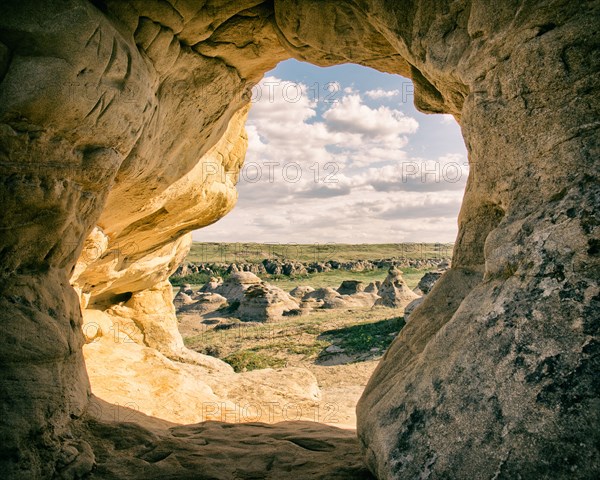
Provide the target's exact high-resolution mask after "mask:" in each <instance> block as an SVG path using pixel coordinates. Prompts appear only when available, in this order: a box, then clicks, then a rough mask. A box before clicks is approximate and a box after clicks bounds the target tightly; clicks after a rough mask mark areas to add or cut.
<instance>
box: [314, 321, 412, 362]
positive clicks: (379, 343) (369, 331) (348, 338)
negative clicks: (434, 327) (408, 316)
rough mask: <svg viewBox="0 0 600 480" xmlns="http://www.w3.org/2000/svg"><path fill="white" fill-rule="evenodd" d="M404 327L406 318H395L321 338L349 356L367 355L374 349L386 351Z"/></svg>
mask: <svg viewBox="0 0 600 480" xmlns="http://www.w3.org/2000/svg"><path fill="white" fill-rule="evenodd" d="M404 325H405V323H404V318H402V317H394V318H390V319H387V320H380V321H378V322H373V323H360V324H355V325H350V326H348V327H344V328H337V329H334V330H328V331H326V332H324V333H323V334H322V335H321V336H320V337H319V338H323V339H324V340H328V341H330V342H332V343H335V344H336V345H337V346H338V347H340V348H342V349H344V351H345V352H346V353H348V354H356V353H366V352H369V351H371V349H373V348H377V349H379V350H385V349H386V348H387V347H388V346H389V345H390V343H392V340H393V339H394V338H395V337H396V335H397V334H398V332H399V331H400V330H401V329H402V327H404Z"/></svg>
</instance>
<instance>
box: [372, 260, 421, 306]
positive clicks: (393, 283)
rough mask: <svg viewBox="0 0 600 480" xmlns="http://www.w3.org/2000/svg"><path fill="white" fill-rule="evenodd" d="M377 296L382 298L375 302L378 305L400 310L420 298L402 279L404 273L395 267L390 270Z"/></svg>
mask: <svg viewBox="0 0 600 480" xmlns="http://www.w3.org/2000/svg"><path fill="white" fill-rule="evenodd" d="M377 294H378V295H379V297H380V298H378V299H377V301H376V302H375V304H376V305H383V306H384V307H392V308H399V309H404V307H406V306H407V305H408V304H409V303H410V302H412V301H413V300H416V299H417V298H419V295H417V294H416V293H415V292H413V291H412V290H411V289H410V288H409V287H408V285H407V284H406V282H405V281H404V279H403V278H402V272H401V271H400V270H398V269H397V268H394V267H392V268H390V270H389V271H388V274H387V277H385V280H384V281H383V282H381V285H380V286H379V290H378V291H377Z"/></svg>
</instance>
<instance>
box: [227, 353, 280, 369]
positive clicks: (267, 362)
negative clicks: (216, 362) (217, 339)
mask: <svg viewBox="0 0 600 480" xmlns="http://www.w3.org/2000/svg"><path fill="white" fill-rule="evenodd" d="M223 360H224V361H225V362H227V363H228V364H229V365H231V366H232V367H233V370H235V371H236V372H237V373H239V372H249V371H250V370H256V369H259V368H282V367H285V365H286V362H285V360H282V359H279V358H275V357H272V356H270V355H267V354H264V353H257V352H253V351H251V350H242V351H239V352H236V353H232V354H231V355H227V356H226V357H225V358H223Z"/></svg>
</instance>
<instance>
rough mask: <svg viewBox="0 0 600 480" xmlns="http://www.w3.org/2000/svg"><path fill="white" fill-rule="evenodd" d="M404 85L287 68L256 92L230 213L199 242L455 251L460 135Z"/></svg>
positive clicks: (383, 78)
mask: <svg viewBox="0 0 600 480" xmlns="http://www.w3.org/2000/svg"><path fill="white" fill-rule="evenodd" d="M412 91H413V90H412V83H411V82H410V80H408V79H405V78H403V77H400V76H397V75H390V74H385V73H381V72H377V71H375V70H372V69H369V68H366V67H361V66H358V65H352V64H348V65H339V66H335V67H328V68H320V67H316V66H314V65H310V64H306V63H302V62H298V61H296V60H287V61H285V62H282V63H280V64H279V65H278V66H277V67H276V68H275V69H274V70H272V71H271V72H269V73H267V74H266V75H265V78H263V80H262V81H261V83H260V84H259V85H257V86H256V87H255V88H254V90H253V100H252V102H253V105H252V108H251V110H250V114H249V117H248V122H247V126H246V129H247V132H248V137H249V147H248V152H247V154H246V162H245V166H244V168H243V170H242V175H241V176H240V181H239V183H238V191H239V199H238V204H237V206H236V207H235V208H234V210H233V211H232V212H231V213H229V214H228V215H227V216H226V217H224V218H223V219H221V220H220V221H218V222H217V223H215V224H213V225H211V226H209V227H206V228H203V229H201V230H197V231H196V232H194V239H195V240H198V241H227V242H278V243H288V242H295V243H315V242H319V243H327V242H335V243H388V242H390V243H395V242H452V241H454V239H455V237H456V231H457V228H456V217H457V215H458V210H459V208H460V202H461V199H462V195H463V191H464V186H465V183H466V178H467V174H468V167H467V155H466V150H465V146H464V143H463V140H462V137H461V135H460V128H459V126H458V124H457V123H456V122H455V121H454V119H453V118H452V117H451V116H449V115H425V114H422V113H420V112H418V111H417V110H416V109H415V107H414V104H413V96H412Z"/></svg>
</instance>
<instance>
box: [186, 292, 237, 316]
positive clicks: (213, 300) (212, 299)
mask: <svg viewBox="0 0 600 480" xmlns="http://www.w3.org/2000/svg"><path fill="white" fill-rule="evenodd" d="M226 305H227V299H226V298H225V297H223V296H221V295H219V294H218V293H197V294H195V295H194V297H193V298H191V303H188V304H185V305H182V306H181V307H180V308H179V309H178V312H182V313H183V312H185V313H195V314H198V315H205V314H207V313H211V312H214V311H215V310H218V309H220V308H222V307H224V306H226Z"/></svg>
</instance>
